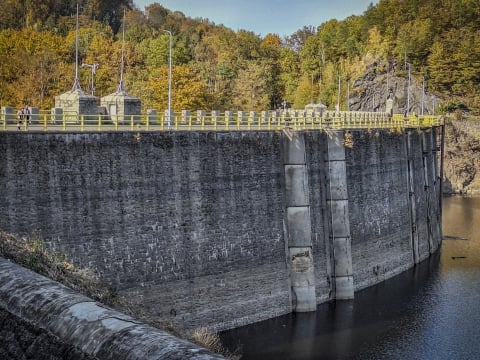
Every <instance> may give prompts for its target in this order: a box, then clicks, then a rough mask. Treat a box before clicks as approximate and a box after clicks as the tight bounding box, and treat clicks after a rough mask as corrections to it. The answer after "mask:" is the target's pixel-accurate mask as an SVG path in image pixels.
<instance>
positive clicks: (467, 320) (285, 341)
mask: <svg viewBox="0 0 480 360" xmlns="http://www.w3.org/2000/svg"><path fill="white" fill-rule="evenodd" d="M479 224H480V198H461V197H452V198H447V199H445V201H444V210H443V234H444V237H446V239H445V240H444V241H443V244H442V248H441V250H440V251H439V252H438V253H437V254H436V255H434V256H433V257H431V258H430V259H429V260H427V261H425V262H423V263H422V264H420V265H419V266H417V267H416V268H415V269H412V270H411V271H408V272H406V273H403V274H401V275H399V276H397V277H395V278H393V279H390V280H388V281H386V282H384V283H382V284H379V285H377V286H373V287H370V288H368V289H365V290H363V291H360V292H358V293H356V295H355V296H356V298H355V300H352V301H344V302H337V303H336V304H335V303H328V304H322V305H320V306H319V307H318V310H317V312H316V313H307V314H290V315H286V316H282V317H279V318H276V319H271V320H267V321H264V322H261V323H257V324H253V325H249V326H245V327H243V328H239V329H236V330H232V331H227V332H224V333H222V334H221V337H222V340H223V342H224V344H225V345H226V347H227V348H229V349H230V350H231V351H236V352H237V353H239V354H242V355H243V356H242V359H355V360H362V359H402V360H404V359H435V360H437V359H439V360H441V359H448V360H453V359H455V360H457V359H466V360H467V359H468V360H469V359H480V231H479V226H478V225H479Z"/></svg>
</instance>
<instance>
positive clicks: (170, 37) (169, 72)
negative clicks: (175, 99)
mask: <svg viewBox="0 0 480 360" xmlns="http://www.w3.org/2000/svg"><path fill="white" fill-rule="evenodd" d="M163 31H164V32H166V33H168V40H169V41H168V116H167V126H168V127H169V128H170V116H171V115H172V32H171V31H170V30H163Z"/></svg>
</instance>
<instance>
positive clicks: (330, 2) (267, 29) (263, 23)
mask: <svg viewBox="0 0 480 360" xmlns="http://www.w3.org/2000/svg"><path fill="white" fill-rule="evenodd" d="M133 2H134V3H135V5H137V6H138V7H139V8H140V9H141V10H143V9H144V8H145V6H146V5H150V4H152V3H154V2H157V3H159V4H160V5H162V6H164V7H166V8H167V9H170V10H172V11H176V10H178V11H181V12H183V13H184V14H185V15H186V16H189V17H193V18H196V17H202V18H208V19H209V20H211V21H213V22H214V23H215V24H217V25H220V24H223V25H225V26H227V27H229V28H231V29H233V30H235V31H236V30H239V29H245V30H250V31H253V32H254V33H255V34H257V35H262V36H265V35H266V34H268V33H274V34H278V35H280V36H285V35H292V34H293V33H294V32H295V31H297V30H299V29H301V28H303V26H308V25H313V26H318V25H320V24H321V23H323V22H325V21H327V20H330V19H333V18H335V19H338V20H342V19H345V18H346V17H348V16H350V15H362V14H363V12H364V11H365V10H366V9H367V8H368V5H369V4H370V3H373V4H376V3H377V2H378V0H133Z"/></svg>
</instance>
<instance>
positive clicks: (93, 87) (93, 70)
mask: <svg viewBox="0 0 480 360" xmlns="http://www.w3.org/2000/svg"><path fill="white" fill-rule="evenodd" d="M99 66H100V64H97V63H95V64H85V63H84V64H82V67H89V68H91V69H92V96H95V86H94V84H95V83H94V76H95V72H96V71H97V68H98V67H99Z"/></svg>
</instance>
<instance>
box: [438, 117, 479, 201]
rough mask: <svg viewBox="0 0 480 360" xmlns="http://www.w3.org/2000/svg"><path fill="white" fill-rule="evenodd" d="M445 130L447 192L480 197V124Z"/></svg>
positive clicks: (455, 123)
mask: <svg viewBox="0 0 480 360" xmlns="http://www.w3.org/2000/svg"><path fill="white" fill-rule="evenodd" d="M445 128H446V131H445V135H446V136H445V163H444V181H445V182H444V193H449V194H465V195H480V157H479V154H480V121H452V122H447V125H446V127H445Z"/></svg>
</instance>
